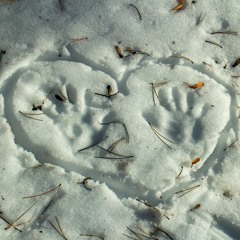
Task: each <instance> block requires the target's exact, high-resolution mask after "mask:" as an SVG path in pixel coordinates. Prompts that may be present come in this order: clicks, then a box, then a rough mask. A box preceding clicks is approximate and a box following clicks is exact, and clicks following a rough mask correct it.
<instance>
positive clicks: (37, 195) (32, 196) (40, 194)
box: [22, 183, 62, 199]
mask: <svg viewBox="0 0 240 240" xmlns="http://www.w3.org/2000/svg"><path fill="white" fill-rule="evenodd" d="M61 185H62V184H61V183H60V184H59V185H58V186H57V187H54V188H52V189H51V190H49V191H47V192H44V193H39V194H36V195H31V196H27V197H23V198H22V199H25V198H34V197H39V196H42V195H45V194H48V193H50V192H52V191H54V190H55V189H57V188H59V187H60V186H61Z"/></svg>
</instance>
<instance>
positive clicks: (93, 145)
mask: <svg viewBox="0 0 240 240" xmlns="http://www.w3.org/2000/svg"><path fill="white" fill-rule="evenodd" d="M107 138H108V136H107V137H105V138H104V139H102V140H100V141H99V142H96V143H94V144H92V145H90V146H88V147H85V148H82V149H79V150H78V152H81V151H83V150H86V149H89V148H91V147H95V146H96V145H98V144H100V143H101V142H103V141H105V140H106V139H107Z"/></svg>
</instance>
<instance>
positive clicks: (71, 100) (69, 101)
mask: <svg viewBox="0 0 240 240" xmlns="http://www.w3.org/2000/svg"><path fill="white" fill-rule="evenodd" d="M67 97H68V100H69V102H70V103H72V104H74V102H73V101H72V100H71V98H70V95H69V90H68V89H67Z"/></svg>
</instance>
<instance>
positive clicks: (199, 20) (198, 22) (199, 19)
mask: <svg viewBox="0 0 240 240" xmlns="http://www.w3.org/2000/svg"><path fill="white" fill-rule="evenodd" d="M202 15H203V14H202V12H201V14H200V16H199V17H198V19H197V22H196V25H197V26H198V25H200V23H201V22H202V21H203V19H204V18H205V17H206V15H207V14H205V15H204V16H202Z"/></svg>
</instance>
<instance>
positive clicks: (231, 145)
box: [224, 138, 238, 151]
mask: <svg viewBox="0 0 240 240" xmlns="http://www.w3.org/2000/svg"><path fill="white" fill-rule="evenodd" d="M237 141H238V138H237V139H236V140H234V141H233V142H232V143H231V144H230V145H229V146H227V147H226V148H224V151H226V150H227V149H228V148H231V147H233V145H234V144H235V143H236V142H237Z"/></svg>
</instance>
